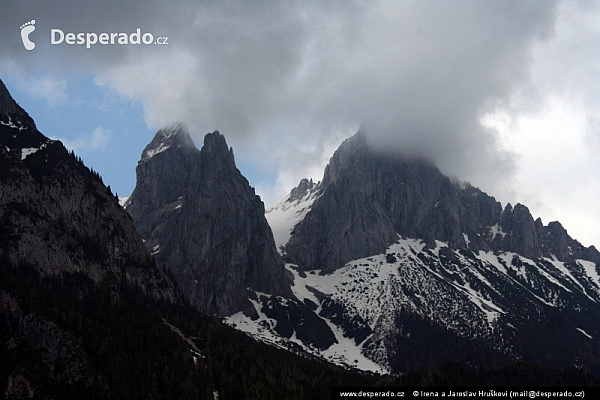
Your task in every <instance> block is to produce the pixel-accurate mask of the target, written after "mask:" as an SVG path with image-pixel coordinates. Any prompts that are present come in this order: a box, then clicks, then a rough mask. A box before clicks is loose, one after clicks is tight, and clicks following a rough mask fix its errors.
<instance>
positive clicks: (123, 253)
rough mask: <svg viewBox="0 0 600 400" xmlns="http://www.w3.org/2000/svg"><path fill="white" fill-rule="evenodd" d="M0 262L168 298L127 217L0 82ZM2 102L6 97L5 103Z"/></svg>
mask: <svg viewBox="0 0 600 400" xmlns="http://www.w3.org/2000/svg"><path fill="white" fill-rule="evenodd" d="M0 99H1V105H2V107H3V108H1V109H0V121H10V123H5V124H1V125H0V149H3V151H2V152H1V153H0V225H1V226H2V232H1V233H0V264H1V265H2V267H3V268H19V267H20V266H31V267H33V268H35V269H36V270H37V271H38V272H39V273H40V274H41V275H42V276H44V275H53V276H56V275H59V274H61V273H74V272H81V273H83V274H84V275H86V276H88V277H89V278H91V279H92V280H94V281H95V282H105V283H108V284H110V285H113V286H114V288H115V289H118V286H119V285H120V282H122V281H123V280H125V281H127V282H129V283H130V284H135V285H138V286H139V287H140V288H141V289H142V290H143V291H145V292H146V293H148V294H150V295H152V296H154V297H156V298H158V299H169V300H174V299H175V289H174V285H173V283H172V281H171V280H170V279H169V277H168V276H167V274H166V273H165V271H164V270H162V269H160V268H159V267H157V266H156V264H155V262H154V260H153V259H152V257H151V256H150V254H149V253H148V251H147V250H146V248H145V246H144V244H143V243H142V240H141V238H140V236H139V235H138V233H137V232H136V231H135V228H134V226H133V222H132V220H131V217H130V216H129V215H128V214H127V213H126V212H125V211H124V210H123V209H122V208H121V207H120V206H119V204H118V202H117V199H116V198H115V196H114V195H113V194H112V193H111V191H110V189H108V188H107V187H106V186H104V184H103V183H102V180H101V178H100V176H99V175H98V174H97V173H95V172H93V171H91V170H90V169H88V168H87V167H86V166H85V165H83V163H82V162H81V160H80V159H78V158H77V157H76V156H75V155H74V154H73V153H69V152H67V150H66V149H65V147H64V146H63V145H62V143H61V142H59V141H55V140H49V139H48V138H46V137H45V136H44V135H42V134H41V133H40V132H39V131H38V130H37V129H36V128H35V124H33V122H31V123H28V119H29V120H30V118H29V116H28V115H27V114H26V113H25V112H24V111H23V110H22V109H21V108H20V107H19V106H17V105H16V103H14V100H12V98H11V97H10V94H8V92H6V88H5V87H4V85H3V84H2V85H0ZM9 100H12V104H11V103H10V101H9Z"/></svg>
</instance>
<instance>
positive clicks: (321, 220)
mask: <svg viewBox="0 0 600 400" xmlns="http://www.w3.org/2000/svg"><path fill="white" fill-rule="evenodd" d="M319 191H320V196H319V197H318V198H317V199H316V200H315V201H314V203H313V204H312V206H311V209H310V211H309V212H307V213H306V216H305V217H303V219H302V220H301V221H299V222H298V223H297V225H295V226H294V228H293V231H292V233H291V236H290V239H289V242H288V243H287V245H286V247H285V250H286V257H287V258H288V261H290V262H292V263H295V264H298V265H299V266H300V267H303V268H305V269H316V268H319V269H323V270H324V271H326V272H328V271H332V270H335V269H336V268H340V267H342V266H343V265H344V264H345V263H347V262H348V261H351V260H354V259H358V258H362V257H368V256H370V255H373V254H379V253H381V252H382V251H384V250H385V249H386V248H387V247H388V246H390V245H391V244H392V243H394V242H395V241H397V240H398V235H400V236H401V237H408V238H415V239H420V240H423V242H424V243H425V244H426V246H427V248H434V247H436V246H437V245H438V242H442V243H446V244H447V245H448V246H449V248H451V249H459V248H468V249H469V250H471V251H479V250H483V251H489V250H494V251H505V252H515V253H518V254H520V255H522V256H525V257H527V258H530V259H538V258H540V257H542V256H544V257H551V256H555V257H557V258H558V259H559V260H561V261H568V260H572V259H573V257H575V256H577V257H579V258H585V259H587V260H592V259H595V257H596V255H595V254H596V253H595V252H594V251H593V249H585V248H584V247H583V246H581V244H579V243H578V242H576V241H574V240H573V239H572V238H570V237H569V236H568V235H567V234H566V231H564V229H561V228H562V227H560V225H555V224H550V225H549V226H548V227H544V225H543V223H542V221H541V220H537V221H534V219H533V217H532V215H531V213H530V211H529V209H528V208H527V207H526V206H524V205H522V204H516V205H515V206H514V207H513V206H512V205H511V204H507V205H506V207H505V208H504V210H502V207H501V204H500V203H499V202H498V201H496V200H495V199H494V198H493V197H491V196H489V195H487V194H486V193H484V192H482V191H481V190H479V189H477V188H475V187H473V186H471V185H466V184H460V183H459V184H457V183H456V181H452V180H451V179H450V178H448V177H446V176H445V175H443V174H442V173H441V171H440V170H439V169H438V168H437V167H436V166H435V165H433V164H431V163H430V162H427V161H426V160H421V159H417V158H411V157H407V156H402V155H398V154H396V155H394V154H391V153H385V152H381V151H378V150H375V149H372V148H371V146H370V144H369V143H368V140H367V138H366V137H365V135H364V134H362V133H361V132H358V133H357V134H356V135H354V136H353V137H351V138H349V139H347V140H346V141H344V142H343V143H342V144H341V145H340V147H339V148H338V149H337V150H336V151H335V153H334V154H333V156H332V157H331V160H330V162H329V164H328V165H327V167H326V169H325V173H324V176H323V181H322V183H321V186H320V188H319Z"/></svg>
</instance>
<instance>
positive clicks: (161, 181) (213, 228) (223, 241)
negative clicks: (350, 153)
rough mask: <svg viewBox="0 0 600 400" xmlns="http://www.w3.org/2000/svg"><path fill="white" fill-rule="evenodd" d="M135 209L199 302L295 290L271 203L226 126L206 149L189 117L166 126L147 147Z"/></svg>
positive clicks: (154, 247)
mask: <svg viewBox="0 0 600 400" xmlns="http://www.w3.org/2000/svg"><path fill="white" fill-rule="evenodd" d="M136 173H137V184H136V187H135V190H134V191H133V193H132V194H131V197H130V198H129V200H128V201H127V203H126V204H125V207H126V209H127V211H128V212H129V213H130V214H131V216H132V217H133V221H134V223H135V225H136V227H137V229H138V231H139V232H140V234H141V235H142V237H143V238H144V239H145V244H146V246H147V247H148V248H149V249H151V251H152V253H153V254H154V255H155V257H156V259H157V260H158V262H159V263H160V264H161V265H165V266H166V267H167V268H168V269H169V271H171V273H172V274H173V276H174V277H175V279H176V281H177V282H178V284H179V287H180V289H181V290H182V292H183V294H184V295H185V297H186V298H187V299H189V301H190V302H191V303H192V304H193V305H194V306H195V307H196V308H197V309H199V310H201V311H203V312H206V313H208V314H214V315H220V316H224V315H229V314H231V313H233V312H236V311H240V310H242V309H243V310H245V311H246V313H247V314H250V315H252V314H255V311H254V308H253V306H252V304H251V302H250V301H249V298H250V297H253V296H255V293H256V292H264V293H270V294H273V295H284V296H291V290H290V282H291V276H290V275H289V273H288V272H286V270H285V269H284V267H283V262H282V260H281V258H280V256H279V254H278V253H277V250H276V248H275V242H274V241H273V235H272V232H271V229H270V227H269V225H268V223H267V221H266V219H265V216H264V213H265V209H264V205H263V203H262V201H261V199H260V197H259V196H258V195H256V194H255V192H254V189H253V188H252V187H250V185H249V183H248V181H247V180H246V178H244V177H243V176H242V174H241V173H240V172H239V170H238V169H237V168H236V166H235V160H234V156H233V150H232V149H230V148H229V147H228V146H227V143H226V141H225V138H224V137H223V135H221V134H220V133H219V132H217V131H215V132H213V133H209V134H207V135H206V136H205V137H204V145H203V146H202V149H201V150H198V149H197V148H196V147H195V146H194V143H193V141H192V139H191V137H190V135H189V133H188V132H187V130H186V129H185V128H184V127H183V126H182V125H181V124H174V125H172V126H170V127H168V128H165V129H161V130H159V131H158V132H157V133H156V135H155V137H154V139H152V141H151V142H150V143H149V144H148V146H146V148H145V149H144V151H143V152H142V158H141V160H140V161H139V163H138V166H137V169H136Z"/></svg>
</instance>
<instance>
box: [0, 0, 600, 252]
mask: <svg viewBox="0 0 600 400" xmlns="http://www.w3.org/2000/svg"><path fill="white" fill-rule="evenodd" d="M108 3H109V4H108V5H106V3H97V4H96V3H94V4H83V3H81V2H79V1H75V0H72V1H65V2H60V3H56V2H41V3H40V2H35V5H31V6H28V7H29V8H27V7H25V6H23V5H21V4H20V3H19V4H17V3H14V4H12V3H11V4H9V5H7V9H6V12H5V13H4V14H3V15H11V17H10V18H12V19H15V18H17V19H20V18H21V17H20V15H22V16H23V18H25V16H26V15H32V13H33V11H35V12H37V13H39V14H41V15H44V18H37V19H38V23H39V26H38V29H39V31H38V30H36V32H43V30H44V29H46V28H49V27H61V28H62V29H64V30H65V31H72V32H80V31H98V32H100V31H115V32H121V31H123V32H129V31H133V29H134V28H136V27H138V26H139V27H142V29H144V30H145V31H152V32H153V33H155V34H161V35H165V36H168V37H169V45H168V46H104V47H102V46H96V47H95V48H93V49H89V50H86V49H82V48H77V47H76V46H54V47H52V48H49V47H50V46H46V47H44V44H43V43H42V42H39V43H37V45H38V47H36V50H35V51H33V52H26V51H23V49H22V44H21V43H20V42H19V37H18V35H16V36H15V35H14V34H15V32H13V31H14V29H13V28H12V27H11V26H10V24H8V23H7V21H0V22H2V23H0V34H1V35H2V37H9V36H10V35H13V36H15V38H14V39H15V40H13V41H10V40H6V41H3V42H1V43H0V51H2V54H3V58H2V60H0V66H2V65H4V66H6V65H12V66H13V67H14V66H16V70H18V69H19V68H20V69H21V70H23V71H26V72H24V74H28V75H32V76H36V74H33V73H30V71H32V70H34V69H35V68H36V63H34V62H32V61H31V57H34V56H35V54H42V53H41V52H44V53H43V56H44V58H43V59H44V65H43V68H44V70H48V71H49V72H47V74H48V75H49V76H61V74H64V75H62V76H68V74H73V73H84V74H92V75H93V76H95V77H96V82H97V83H98V84H102V85H104V86H105V87H107V88H110V90H112V91H114V92H115V93H117V94H118V95H121V96H124V97H125V98H127V99H130V100H132V101H135V102H138V101H139V102H140V103H141V104H142V106H143V108H144V115H145V121H146V123H147V124H148V126H150V127H152V128H159V127H161V126H163V125H166V124H168V123H171V122H173V121H175V120H183V121H184V122H185V123H186V124H187V125H188V127H189V128H190V130H191V131H192V132H195V133H196V134H198V135H202V134H204V133H205V132H209V131H213V130H215V129H218V130H220V131H221V132H222V133H223V134H224V135H225V136H226V137H227V140H228V142H229V144H230V145H232V146H233V147H234V150H235V154H236V158H237V159H238V160H242V161H244V164H245V165H251V166H252V167H251V168H253V169H254V170H256V171H259V172H260V171H269V172H270V173H269V174H265V175H269V179H268V180H264V181H259V182H258V183H257V182H251V183H253V184H255V185H257V186H258V187H259V189H260V191H262V192H263V193H264V194H265V199H266V200H269V199H273V198H276V197H278V196H277V194H279V193H280V194H284V193H287V192H288V191H289V190H290V189H291V187H292V186H294V185H296V184H297V182H298V181H299V180H300V178H302V177H306V176H308V177H312V178H313V179H316V180H318V179H320V178H321V175H322V168H323V166H324V164H325V163H326V160H327V158H328V157H329V156H330V155H331V153H332V152H333V149H334V148H335V146H336V145H337V144H338V143H339V142H340V141H341V139H342V138H343V136H345V135H346V136H347V135H348V134H349V133H350V131H351V128H355V127H356V126H358V124H360V123H365V124H366V127H367V129H368V131H369V132H371V134H372V136H373V138H375V139H376V141H377V142H378V143H380V145H381V146H384V147H386V149H392V148H393V149H396V150H398V151H404V152H408V153H419V154H422V155H425V156H427V157H429V158H431V159H433V160H434V161H435V162H436V163H437V164H438V165H439V166H440V167H441V168H442V170H443V171H444V172H446V173H448V174H451V175H455V176H457V177H459V178H460V179H462V180H469V181H471V183H473V184H474V185H476V186H479V187H481V188H482V189H484V190H486V191H488V192H489V193H490V194H492V195H497V196H499V197H500V199H501V200H502V201H503V202H511V203H515V202H517V201H520V202H523V203H525V204H526V205H527V206H529V207H530V208H531V210H532V212H533V213H534V214H535V216H538V215H541V216H542V217H543V218H544V220H545V222H548V221H547V220H548V219H558V220H560V221H562V222H564V224H565V225H566V227H567V228H568V229H569V232H570V233H571V234H572V235H573V236H574V237H576V238H581V240H582V241H584V242H586V243H596V244H599V245H600V233H594V232H592V230H591V229H590V228H589V226H590V225H592V224H590V223H589V222H586V221H597V220H600V211H598V207H597V206H596V205H595V204H593V203H592V201H593V198H594V196H595V195H596V194H597V191H596V190H597V189H596V188H597V185H598V182H599V181H600V168H598V166H599V165H598V161H597V160H596V159H597V157H596V158H594V157H593V154H592V152H591V149H594V150H595V152H596V153H597V152H598V150H600V115H599V113H598V112H597V111H594V110H600V96H598V93H600V76H599V74H600V56H599V54H600V53H599V52H598V51H597V47H598V43H600V10H599V8H600V7H599V4H600V3H597V2H596V3H592V2H572V1H568V0H567V1H556V2H554V1H544V2H541V1H526V0H518V1H502V2H476V1H475V2H457V1H436V2H422V1H401V2H392V1H371V2H360V1H322V2H321V1H317V0H312V1H310V0H309V1H306V2H291V1H290V2H286V1H283V2H276V3H273V2H270V1H252V2H195V1H187V0H181V1H172V2H168V3H166V2H161V1H152V0H150V1H145V2H137V3H136V2H128V3H127V5H125V4H124V3H123V2H120V1H116V0H109V1H108ZM67 9H68V11H69V12H65V10H67ZM19 13H20V14H19ZM15 15H18V16H15ZM90 16H93V17H90ZM0 18H2V16H0ZM27 18H32V17H30V16H28V17H27ZM44 24H45V25H44ZM36 52H37V53H36ZM26 53H27V54H26ZM34 53H35V54H34ZM12 70H13V71H14V70H15V68H13V69H12ZM65 71H67V72H65ZM37 75H39V73H38V74H37ZM55 86H56V85H55ZM48 87H50V88H52V85H48ZM56 87H58V90H56V92H58V93H60V85H58V86H56ZM42 92H44V90H43V89H42ZM52 92H53V90H50V89H47V90H45V93H52ZM482 115H484V116H485V115H487V116H488V121H487V122H488V124H487V126H486V125H484V126H482V125H481V124H480V120H481V116H482ZM494 118H495V120H496V123H495V124H494V123H492V124H491V126H490V123H489V122H490V119H491V120H494ZM498 121H500V122H501V123H500V122H498ZM559 126H560V127H561V129H560V130H559V129H558V128H557V127H559ZM541 132H545V134H542V133H541ZM567 132H568V135H569V136H565V135H567ZM75 142H76V141H75ZM82 143H83V142H82ZM75 144H76V145H77V143H75ZM80 147H85V146H81V145H80ZM563 155H566V156H564V157H563ZM137 156H138V154H132V157H133V158H137ZM273 171H276V172H273ZM553 187H554V188H555V190H554V191H553V190H552V188H553ZM269 202H270V201H267V203H269ZM576 215H581V216H582V217H580V218H579V219H577V220H575V216H576ZM584 215H585V216H587V217H583V216H584ZM569 218H573V220H572V221H573V222H569Z"/></svg>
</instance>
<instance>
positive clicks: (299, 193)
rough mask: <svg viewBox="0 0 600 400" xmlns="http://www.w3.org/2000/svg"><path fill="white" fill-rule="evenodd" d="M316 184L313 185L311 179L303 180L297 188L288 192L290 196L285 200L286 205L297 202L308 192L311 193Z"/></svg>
mask: <svg viewBox="0 0 600 400" xmlns="http://www.w3.org/2000/svg"><path fill="white" fill-rule="evenodd" d="M317 186H318V184H316V183H314V182H313V180H312V179H310V180H308V179H306V178H303V179H302V180H301V181H300V183H299V184H298V186H296V187H295V188H293V189H292V191H291V192H290V196H289V197H288V199H287V202H288V203H293V202H294V201H298V200H300V199H302V198H303V197H304V196H306V194H307V193H308V192H311V191H313V190H314V189H315V188H316V187H317Z"/></svg>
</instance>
